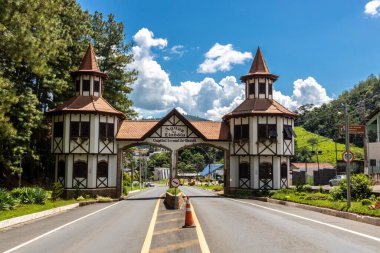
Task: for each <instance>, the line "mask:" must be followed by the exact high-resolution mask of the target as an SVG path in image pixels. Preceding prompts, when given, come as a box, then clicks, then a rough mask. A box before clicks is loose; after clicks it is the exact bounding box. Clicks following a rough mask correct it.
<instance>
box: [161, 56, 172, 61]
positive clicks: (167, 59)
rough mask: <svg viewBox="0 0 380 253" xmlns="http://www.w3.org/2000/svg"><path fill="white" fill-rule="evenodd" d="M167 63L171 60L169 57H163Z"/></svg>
mask: <svg viewBox="0 0 380 253" xmlns="http://www.w3.org/2000/svg"><path fill="white" fill-rule="evenodd" d="M162 58H163V59H164V60H165V61H169V60H170V59H171V58H170V57H169V56H164V57H162Z"/></svg>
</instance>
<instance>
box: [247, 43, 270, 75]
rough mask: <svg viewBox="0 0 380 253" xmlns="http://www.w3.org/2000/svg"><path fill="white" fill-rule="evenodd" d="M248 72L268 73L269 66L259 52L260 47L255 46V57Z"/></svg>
mask: <svg viewBox="0 0 380 253" xmlns="http://www.w3.org/2000/svg"><path fill="white" fill-rule="evenodd" d="M249 73H252V74H254V73H263V74H270V72H269V68H268V66H267V64H266V63H265V60H264V57H263V54H262V52H261V49H260V47H258V48H257V51H256V55H255V58H254V59H253V62H252V65H251V69H250V70H249Z"/></svg>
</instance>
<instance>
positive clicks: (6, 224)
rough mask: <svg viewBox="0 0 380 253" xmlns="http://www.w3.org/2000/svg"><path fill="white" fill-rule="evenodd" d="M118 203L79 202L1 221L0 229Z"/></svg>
mask: <svg viewBox="0 0 380 253" xmlns="http://www.w3.org/2000/svg"><path fill="white" fill-rule="evenodd" d="M117 201H119V200H118V199H111V200H98V201H86V202H79V203H74V204H70V205H65V206H60V207H56V208H52V209H49V210H45V211H41V212H37V213H31V214H26V215H23V216H19V217H15V218H11V219H7V220H3V221H0V229H3V228H7V227H11V226H14V225H18V224H21V223H25V222H29V221H32V220H36V219H40V218H44V217H47V216H50V215H53V214H58V213H61V212H64V211H67V210H71V209H74V208H77V207H82V206H87V205H92V204H96V203H110V202H117Z"/></svg>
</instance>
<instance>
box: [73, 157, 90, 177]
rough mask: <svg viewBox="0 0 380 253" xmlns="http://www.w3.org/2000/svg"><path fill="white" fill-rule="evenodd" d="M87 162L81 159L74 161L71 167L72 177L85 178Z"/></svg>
mask: <svg viewBox="0 0 380 253" xmlns="http://www.w3.org/2000/svg"><path fill="white" fill-rule="evenodd" d="M87 169H88V166H87V163H86V162H83V161H77V162H75V163H74V167H73V177H74V178H76V177H82V178H87Z"/></svg>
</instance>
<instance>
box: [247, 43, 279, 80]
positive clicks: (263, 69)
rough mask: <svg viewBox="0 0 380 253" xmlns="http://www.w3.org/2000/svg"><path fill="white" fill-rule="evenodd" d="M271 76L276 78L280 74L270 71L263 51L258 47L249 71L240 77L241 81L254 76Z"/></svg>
mask: <svg viewBox="0 0 380 253" xmlns="http://www.w3.org/2000/svg"><path fill="white" fill-rule="evenodd" d="M260 76H262V77H269V78H272V79H273V80H276V79H277V78H278V76H276V75H273V74H271V73H270V71H269V68H268V66H267V64H266V62H265V60H264V57H263V53H262V52H261V49H260V47H258V48H257V51H256V55H255V58H254V59H253V62H252V65H251V68H250V69H249V73H248V74H246V75H244V76H242V77H240V80H241V81H245V80H247V79H249V78H252V77H260Z"/></svg>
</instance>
